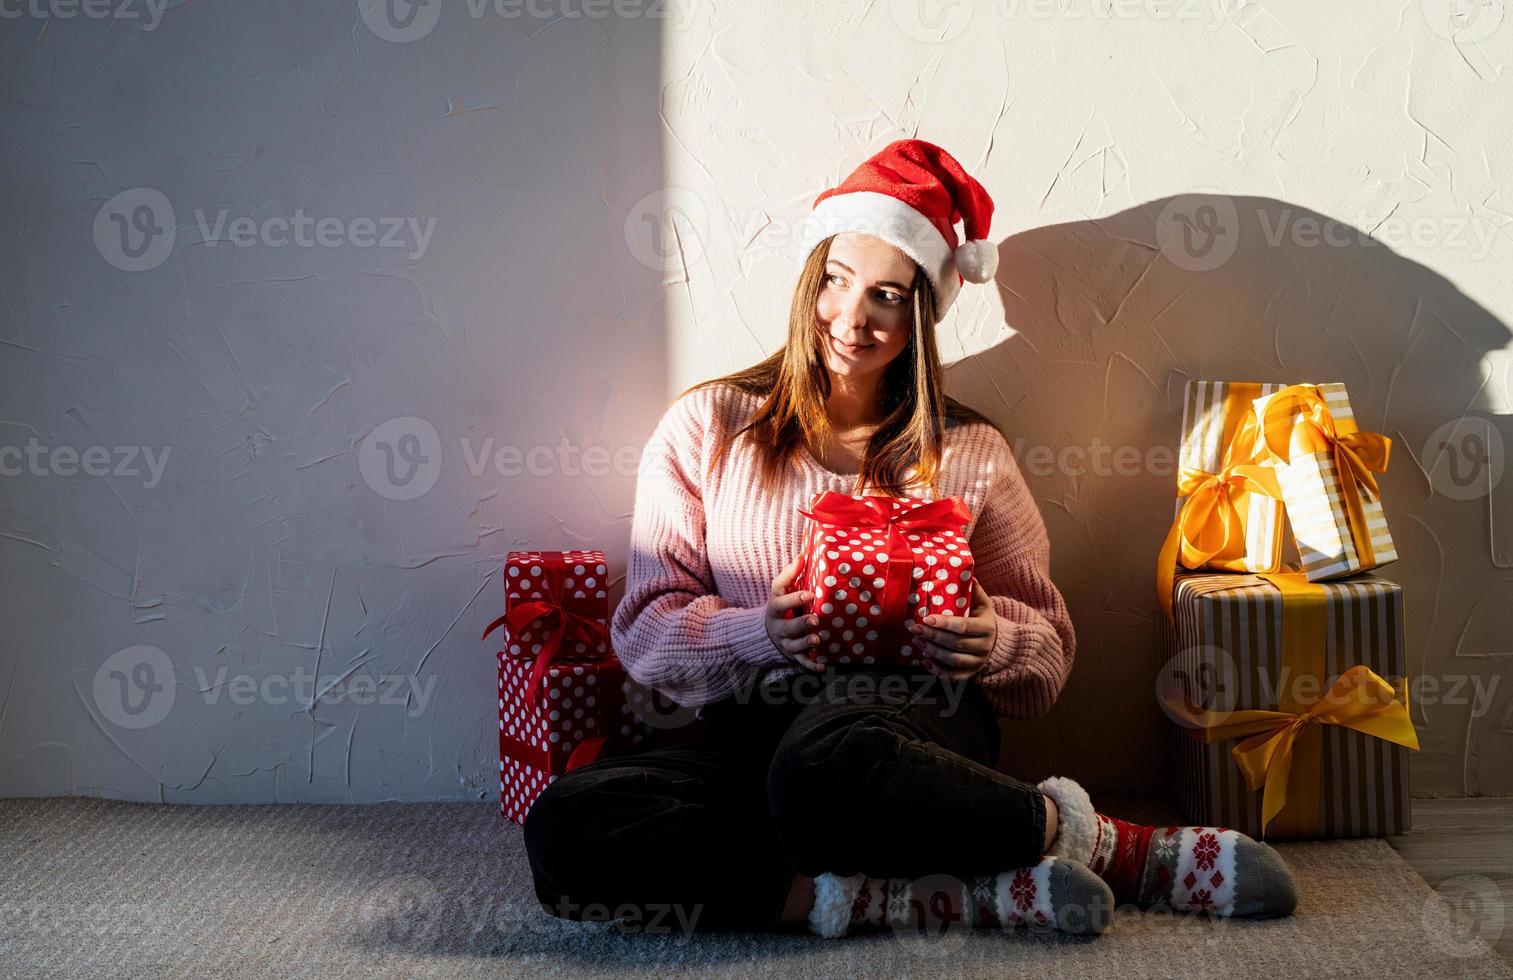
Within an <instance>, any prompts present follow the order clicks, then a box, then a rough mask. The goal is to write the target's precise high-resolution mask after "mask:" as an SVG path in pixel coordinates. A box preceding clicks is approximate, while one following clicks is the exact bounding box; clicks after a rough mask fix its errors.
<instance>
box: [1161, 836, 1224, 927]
mask: <svg viewBox="0 0 1513 980" xmlns="http://www.w3.org/2000/svg"><path fill="white" fill-rule="evenodd" d="M1168 829H1170V828H1168ZM1165 836H1167V837H1168V839H1175V840H1177V841H1178V843H1177V861H1176V867H1175V870H1174V871H1173V873H1172V879H1173V884H1172V893H1171V899H1170V901H1171V905H1172V906H1173V907H1174V908H1177V909H1180V910H1183V911H1193V912H1197V911H1203V912H1211V913H1213V914H1214V915H1231V914H1233V912H1234V908H1235V884H1236V882H1235V841H1236V840H1237V839H1238V838H1239V834H1238V833H1237V832H1236V831H1233V830H1227V829H1225V828H1222V827H1181V828H1178V833H1176V834H1170V835H1165ZM1162 866H1163V867H1165V865H1164V864H1163V865H1162Z"/></svg>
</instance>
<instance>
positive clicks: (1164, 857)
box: [1036, 776, 1298, 918]
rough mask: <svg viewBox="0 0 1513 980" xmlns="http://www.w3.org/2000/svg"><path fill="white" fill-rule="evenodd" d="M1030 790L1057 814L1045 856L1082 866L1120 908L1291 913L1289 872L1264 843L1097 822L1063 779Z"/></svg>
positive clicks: (1230, 833)
mask: <svg viewBox="0 0 1513 980" xmlns="http://www.w3.org/2000/svg"><path fill="white" fill-rule="evenodd" d="M1036 788H1037V789H1039V790H1040V791H1041V792H1042V793H1044V794H1045V795H1046V796H1049V797H1050V798H1051V799H1053V800H1055V801H1056V806H1057V808H1058V809H1059V811H1060V827H1059V829H1058V830H1057V833H1056V840H1055V841H1054V842H1052V846H1051V851H1050V853H1051V854H1054V855H1056V856H1058V857H1062V858H1066V859H1067V860H1071V861H1081V862H1083V863H1084V864H1086V865H1087V866H1088V867H1089V868H1091V869H1092V870H1093V871H1094V872H1096V873H1097V874H1098V875H1100V876H1102V878H1103V879H1104V880H1105V881H1107V882H1108V883H1109V885H1110V886H1111V887H1112V888H1113V891H1114V897H1115V898H1116V899H1118V901H1119V902H1120V903H1121V904H1122V903H1124V902H1132V903H1134V904H1135V905H1136V906H1138V907H1140V908H1148V907H1151V906H1158V905H1159V906H1167V907H1171V908H1174V909H1177V910H1178V911H1184V912H1207V913H1209V914H1210V915H1222V916H1250V917H1256V918H1266V917H1270V916H1279V915H1291V914H1292V910H1293V909H1294V908H1295V907H1296V906H1297V902H1298V898H1297V885H1296V883H1295V882H1294V881H1293V878H1292V872H1291V871H1290V870H1288V867H1287V864H1286V862H1284V861H1283V860H1282V857H1281V855H1279V854H1278V853H1277V852H1276V850H1275V849H1274V848H1272V847H1271V845H1269V844H1264V843H1262V842H1260V841H1258V840H1255V839H1254V838H1252V837H1250V836H1248V835H1246V834H1242V833H1240V832H1239V831H1238V830H1230V829H1228V828H1226V827H1177V826H1167V827H1149V826H1146V825H1144V824H1137V823H1131V822H1129V821H1127V820H1120V819H1118V818H1116V817H1109V816H1105V815H1104V814H1102V813H1099V812H1097V811H1096V810H1094V809H1093V803H1092V800H1090V799H1089V798H1088V795H1087V792H1086V791H1085V790H1084V789H1083V788H1082V787H1081V786H1080V785H1079V784H1078V783H1076V782H1075V781H1073V780H1071V779H1068V778H1067V777H1065V776H1051V777H1049V778H1047V779H1044V780H1041V782H1040V783H1039V784H1038V785H1037V787H1036Z"/></svg>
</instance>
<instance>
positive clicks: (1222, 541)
mask: <svg viewBox="0 0 1513 980" xmlns="http://www.w3.org/2000/svg"><path fill="white" fill-rule="evenodd" d="M1259 457H1260V448H1259V447H1258V446H1256V420H1255V416H1254V414H1250V415H1247V416H1246V417H1245V419H1244V420H1243V421H1242V422H1241V423H1240V425H1239V427H1238V428H1237V429H1236V430H1235V433H1234V435H1233V436H1232V437H1231V438H1230V441H1229V445H1227V446H1226V447H1225V448H1224V465H1223V466H1222V467H1221V468H1220V470H1219V472H1217V473H1209V472H1208V471H1206V470H1201V469H1198V468H1196V467H1192V466H1184V467H1182V469H1181V471H1180V473H1179V474H1178V477H1177V495H1178V496H1179V497H1186V498H1187V499H1186V500H1184V501H1183V502H1182V509H1181V510H1180V511H1179V512H1178V513H1177V519H1176V520H1175V521H1173V522H1172V526H1171V530H1169V531H1167V532H1166V540H1165V541H1164V542H1162V544H1161V553H1160V555H1159V556H1158V557H1157V559H1156V595H1157V597H1158V598H1159V599H1160V602H1161V610H1162V611H1163V612H1164V613H1166V616H1167V618H1168V619H1169V618H1171V614H1172V583H1173V581H1174V579H1175V577H1176V564H1177V562H1178V560H1179V559H1180V560H1181V562H1182V567H1184V568H1202V567H1203V566H1205V565H1207V564H1208V562H1209V561H1210V560H1212V559H1213V558H1214V556H1215V555H1223V554H1226V553H1228V552H1229V550H1230V549H1231V548H1233V547H1234V546H1235V545H1236V544H1241V545H1243V544H1244V542H1245V516H1244V515H1243V514H1242V513H1241V512H1240V508H1239V507H1237V506H1235V497H1236V496H1238V495H1239V494H1240V493H1242V492H1246V491H1249V492H1252V493H1260V494H1264V495H1266V496H1268V497H1271V498H1273V499H1275V500H1281V499H1282V490H1281V487H1280V486H1279V485H1278V484H1277V474H1276V471H1275V470H1274V469H1273V468H1272V467H1270V466H1268V465H1264V464H1261V463H1257V462H1256V460H1257V459H1258V458H1259Z"/></svg>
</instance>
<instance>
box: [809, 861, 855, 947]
mask: <svg viewBox="0 0 1513 980" xmlns="http://www.w3.org/2000/svg"><path fill="white" fill-rule="evenodd" d="M865 880H866V876H865V875H861V874H854V875H852V876H850V877H849V878H841V877H837V876H836V875H833V874H831V873H830V872H828V871H827V872H825V873H824V874H822V875H820V876H819V877H818V878H815V879H814V905H813V906H812V907H811V908H810V909H809V931H810V932H812V933H814V934H815V935H817V936H823V937H825V938H826V939H836V938H838V937H840V936H844V935H845V934H846V930H847V929H848V928H850V926H851V907H852V906H853V905H855V904H856V896H857V895H858V894H859V893H860V892H861V890H862V882H863V881H865Z"/></svg>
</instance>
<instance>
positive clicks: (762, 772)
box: [525, 670, 1045, 930]
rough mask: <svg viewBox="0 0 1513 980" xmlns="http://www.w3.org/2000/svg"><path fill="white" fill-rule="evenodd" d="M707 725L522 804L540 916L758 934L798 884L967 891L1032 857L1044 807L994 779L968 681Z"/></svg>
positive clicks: (899, 677) (824, 677)
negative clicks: (834, 880) (921, 885)
mask: <svg viewBox="0 0 1513 980" xmlns="http://www.w3.org/2000/svg"><path fill="white" fill-rule="evenodd" d="M704 719H705V722H706V726H705V730H704V734H703V736H702V737H701V738H700V739H699V740H698V741H697V742H694V743H692V744H686V745H673V746H663V747H660V748H654V749H650V750H643V751H640V752H636V753H633V754H630V755H621V756H616V757H610V758H604V759H600V760H598V761H596V762H593V763H590V764H588V765H585V766H581V767H580V768H578V769H575V770H573V771H572V772H569V773H566V774H565V775H563V776H560V777H558V778H557V780H556V781H555V782H553V783H551V785H549V786H548V787H547V788H546V789H545V790H544V791H543V792H542V793H541V795H540V796H539V797H537V799H536V802H535V804H534V805H533V806H532V807H531V810H530V813H529V814H528V815H527V817H526V821H525V846H526V850H527V853H528V855H529V858H530V865H531V873H532V875H533V877H534V879H535V889H536V897H537V899H538V900H539V901H540V902H541V903H542V905H543V906H544V907H545V908H546V909H547V911H548V912H551V913H552V914H553V915H558V916H562V917H564V918H573V919H591V918H599V919H605V918H611V917H618V916H616V915H614V914H613V913H614V910H616V909H624V908H626V907H635V908H637V909H638V910H645V911H638V912H637V913H636V917H637V918H638V919H639V921H640V922H641V923H642V924H643V925H644V924H646V923H649V922H650V921H651V919H652V917H653V915H657V916H670V915H672V914H673V913H669V912H668V911H667V910H668V909H669V908H677V909H681V910H683V918H684V921H688V920H690V919H692V920H694V924H692V925H689V926H688V928H693V929H750V930H767V929H770V928H773V927H775V926H776V925H777V920H778V917H779V916H780V914H781V912H782V908H783V904H784V900H785V898H786V896H787V893H788V889H789V887H790V885H791V883H792V881H793V876H794V874H795V873H798V874H803V875H808V876H811V877H813V876H817V875H819V874H821V873H823V872H826V871H829V872H833V873H835V874H838V875H850V874H856V873H857V872H863V873H865V874H867V875H868V876H869V877H908V878H920V877H924V876H926V875H931V874H950V875H955V876H959V877H965V876H968V875H977V874H997V873H998V872H1000V871H1004V870H1008V869H1011V868H1018V867H1024V866H1026V865H1032V864H1035V863H1036V862H1038V861H1039V860H1040V858H1041V852H1042V845H1043V844H1044V838H1045V805H1044V802H1043V800H1042V798H1041V794H1040V792H1039V791H1038V790H1036V789H1035V788H1034V787H1033V786H1031V785H1029V784H1027V783H1024V782H1021V781H1019V780H1016V779H1014V778H1012V777H1009V776H1006V775H1004V774H1002V773H999V772H997V771H996V770H995V769H994V768H993V765H994V763H995V762H996V760H997V756H998V750H999V744H1000V734H999V728H998V720H997V718H996V717H995V714H994V712H993V709H992V707H991V705H989V704H988V702H987V700H986V698H985V697H984V695H983V693H982V691H981V689H980V688H978V686H977V685H976V683H974V682H971V681H956V682H950V681H945V680H943V679H941V678H939V677H936V676H935V675H933V674H929V673H918V674H900V673H892V672H884V671H877V670H858V671H848V672H846V673H836V672H833V671H831V672H826V673H824V674H817V673H812V672H810V673H803V674H796V675H794V676H792V677H789V678H784V679H782V680H779V681H772V682H769V683H767V684H764V685H761V686H752V687H751V688H750V689H747V690H743V691H738V692H737V693H736V694H735V695H732V696H730V697H728V698H726V699H724V700H722V701H718V702H715V703H713V704H710V705H707V706H706V707H705V709H704ZM605 910H608V911H609V913H611V914H610V915H605V914H604V913H605ZM652 910H655V911H652ZM689 910H696V913H697V915H696V919H695V913H694V912H693V911H689ZM626 921H629V919H628V918H627V919H626ZM666 924H667V925H669V926H671V925H673V924H674V923H673V920H672V919H671V918H668V919H667V920H666Z"/></svg>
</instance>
